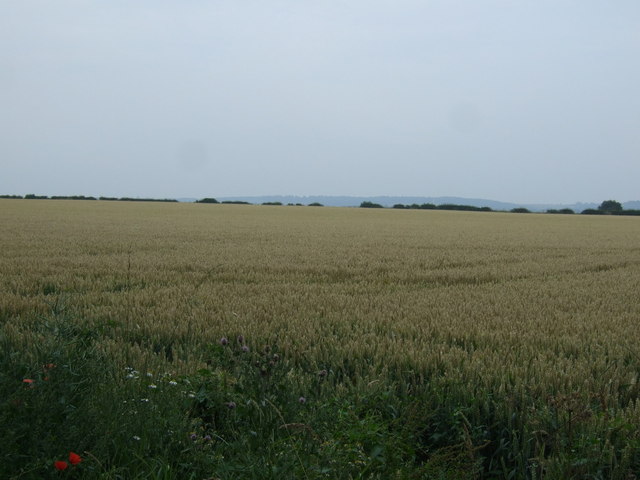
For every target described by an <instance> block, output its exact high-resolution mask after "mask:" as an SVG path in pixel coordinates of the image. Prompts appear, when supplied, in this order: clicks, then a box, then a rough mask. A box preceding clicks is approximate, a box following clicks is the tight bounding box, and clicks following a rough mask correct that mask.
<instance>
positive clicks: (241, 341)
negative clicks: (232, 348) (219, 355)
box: [238, 335, 244, 345]
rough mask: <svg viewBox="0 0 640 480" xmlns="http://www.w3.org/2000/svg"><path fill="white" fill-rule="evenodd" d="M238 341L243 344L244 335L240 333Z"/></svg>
mask: <svg viewBox="0 0 640 480" xmlns="http://www.w3.org/2000/svg"><path fill="white" fill-rule="evenodd" d="M238 343H239V344H240V345H242V344H243V343H244V337H243V336H242V335H238Z"/></svg>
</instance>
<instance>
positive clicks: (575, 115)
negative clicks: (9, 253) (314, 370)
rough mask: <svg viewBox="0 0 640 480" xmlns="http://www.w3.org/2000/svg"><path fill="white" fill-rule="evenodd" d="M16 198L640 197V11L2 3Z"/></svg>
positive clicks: (3, 186) (595, 6)
mask: <svg viewBox="0 0 640 480" xmlns="http://www.w3.org/2000/svg"><path fill="white" fill-rule="evenodd" d="M0 167H1V169H0V193H9V194H26V193H38V194H46V195H62V194H84V195H108V196H111V195H112V196H153V197H184V196H188V197H204V196H228V195H262V194H283V195H286V194H293V195H314V194H323V195H338V194H344V195H425V196H440V195H455V196H461V197H476V198H478V197H479V198H490V199H496V200H503V201H513V202H529V203H531V202H538V203H553V202H559V203H573V202H575V201H601V200H604V199H608V198H615V199H617V200H619V201H627V200H638V199H640V189H639V188H638V185H639V184H640V181H639V180H640V2H638V1H637V0H626V1H625V0H620V1H613V2H612V1H608V2H605V1H604V0H602V1H596V0H581V1H579V0H575V1H564V0H536V1H533V0H531V1H529V0H526V1H525V0H523V1H516V0H510V1H508V0H486V1H485V0H482V1H480V0H473V1H472V0H461V1H456V0H439V1H428V0H424V1H418V0H395V1H377V0H351V1H337V0H336V1H322V0H315V1H302V0H296V1H294V0H273V1H265V0H261V1H258V0H255V1H248V0H247V1H245V0H218V1H215V0H210V1H204V0H185V1H162V0H153V1H151V0H138V1H134V2H132V1H130V0H127V1H124V0H109V1H100V2H98V1H87V0H84V1H64V0H62V1H56V2H52V1H50V0H41V1H29V0H24V1H10V0H4V1H2V2H0Z"/></svg>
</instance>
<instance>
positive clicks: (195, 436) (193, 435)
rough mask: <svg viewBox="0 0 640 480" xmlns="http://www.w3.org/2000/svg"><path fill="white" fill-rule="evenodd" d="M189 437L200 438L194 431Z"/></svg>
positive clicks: (192, 438)
mask: <svg viewBox="0 0 640 480" xmlns="http://www.w3.org/2000/svg"><path fill="white" fill-rule="evenodd" d="M189 438H191V440H196V439H197V438H198V435H196V434H195V433H192V434H191V435H189Z"/></svg>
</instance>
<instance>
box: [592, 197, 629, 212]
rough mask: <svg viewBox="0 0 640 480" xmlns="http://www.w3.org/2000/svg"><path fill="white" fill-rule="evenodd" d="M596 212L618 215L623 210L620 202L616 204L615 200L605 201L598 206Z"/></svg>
mask: <svg viewBox="0 0 640 480" xmlns="http://www.w3.org/2000/svg"><path fill="white" fill-rule="evenodd" d="M598 210H600V211H601V212H604V213H618V212H621V211H622V210H623V209H622V204H621V203H620V202H616V201H615V200H605V201H604V202H602V203H601V204H600V206H599V207H598Z"/></svg>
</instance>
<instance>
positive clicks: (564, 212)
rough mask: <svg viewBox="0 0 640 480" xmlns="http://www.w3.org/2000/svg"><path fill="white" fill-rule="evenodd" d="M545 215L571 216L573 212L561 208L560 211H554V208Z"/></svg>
mask: <svg viewBox="0 0 640 480" xmlns="http://www.w3.org/2000/svg"><path fill="white" fill-rule="evenodd" d="M546 213H553V214H563V215H573V214H574V213H576V212H574V211H573V210H571V209H570V208H561V209H559V210H558V209H554V208H550V209H548V210H547V212H546Z"/></svg>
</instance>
